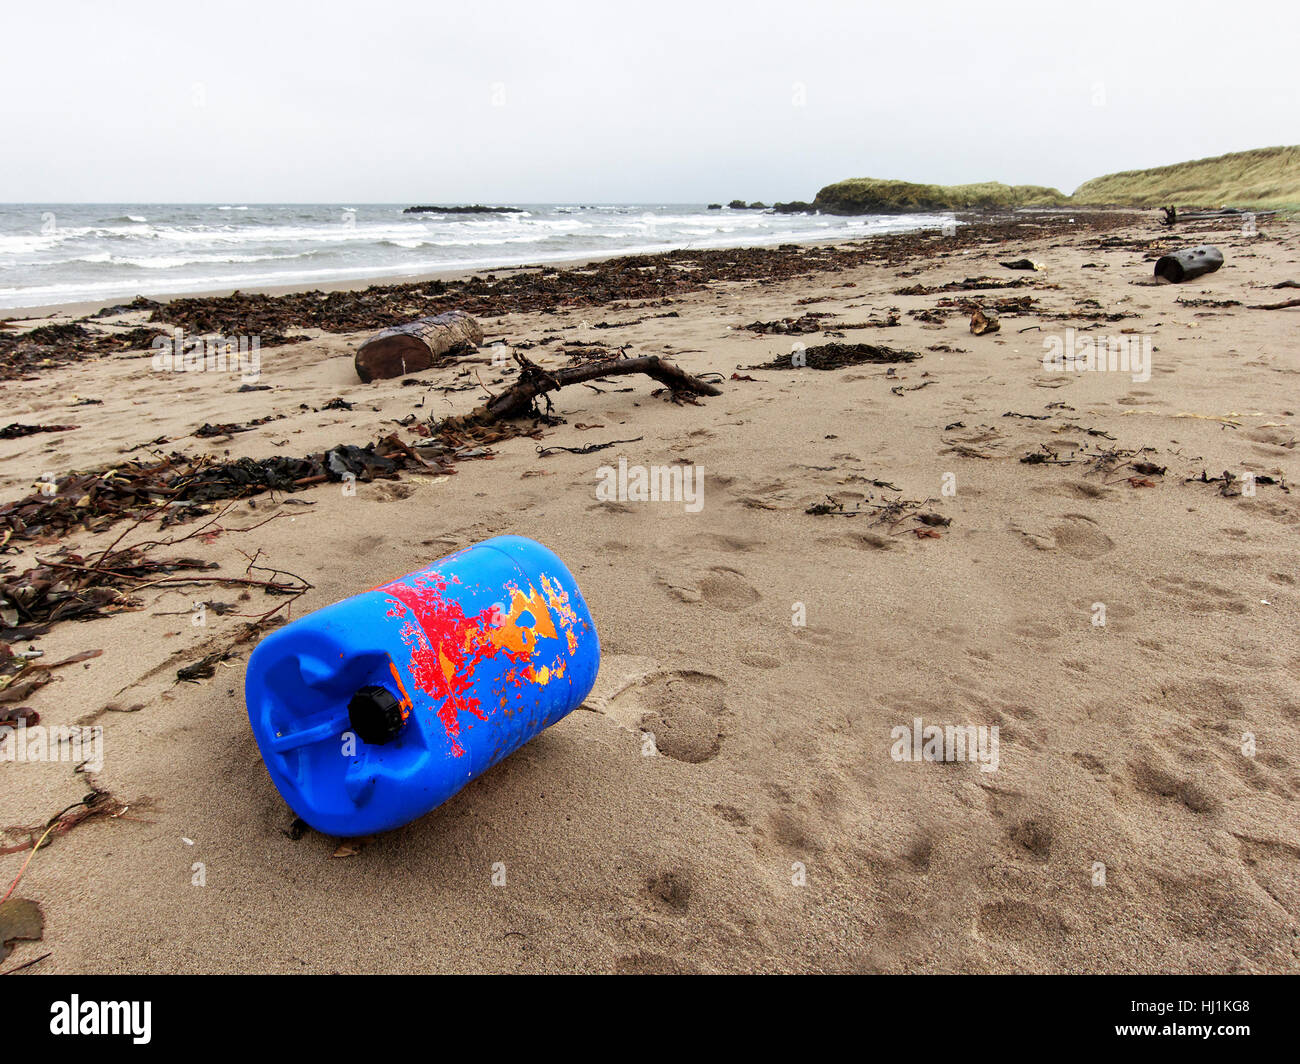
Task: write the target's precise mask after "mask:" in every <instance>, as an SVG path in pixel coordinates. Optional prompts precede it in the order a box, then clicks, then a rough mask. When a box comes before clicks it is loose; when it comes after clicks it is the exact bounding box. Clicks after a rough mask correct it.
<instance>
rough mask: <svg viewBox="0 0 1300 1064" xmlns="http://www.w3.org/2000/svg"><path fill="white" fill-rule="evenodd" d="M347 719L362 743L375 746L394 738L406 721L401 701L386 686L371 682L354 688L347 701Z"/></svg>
mask: <svg viewBox="0 0 1300 1064" xmlns="http://www.w3.org/2000/svg"><path fill="white" fill-rule="evenodd" d="M348 720H349V721H351V722H352V730H353V731H354V732H356V733H357V737H358V738H359V739H360V740H361V741H362V742H363V743H371V744H372V745H375V746H379V745H382V744H383V743H386V742H389V741H391V740H392V739H395V738H396V737H397V733H398V732H400V731H401V730H402V725H403V724H405V723H406V721H405V719H404V718H403V717H402V706H401V703H399V702H398V701H397V699H396V698H394V697H393V695H392V692H390V691H389V690H388V689H387V688H386V687H379V686H376V685H374V684H370V685H367V686H365V687H362V688H360V689H358V691H357V693H356V694H354V695H353V696H352V701H351V702H349V703H348Z"/></svg>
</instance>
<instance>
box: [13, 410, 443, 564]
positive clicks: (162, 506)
mask: <svg viewBox="0 0 1300 1064" xmlns="http://www.w3.org/2000/svg"><path fill="white" fill-rule="evenodd" d="M440 450H441V453H440V454H439V455H438V456H436V457H434V458H433V459H432V460H430V458H429V456H428V455H421V454H419V453H417V451H416V450H415V449H414V448H412V447H410V446H409V445H408V444H405V443H403V442H402V441H401V440H399V439H398V438H397V436H396V435H389V436H386V437H384V438H382V439H380V440H378V441H377V442H374V443H369V444H367V445H366V446H364V447H357V446H355V445H350V444H340V445H339V446H337V447H334V448H332V449H331V450H329V451H325V452H322V453H318V454H310V455H307V456H306V457H305V458H288V457H279V456H277V457H272V458H260V459H253V458H240V459H236V460H234V461H228V462H220V461H217V460H216V459H215V458H213V457H211V456H200V457H188V456H186V455H183V454H179V453H173V454H171V455H170V456H167V457H163V458H155V459H153V460H151V461H150V460H145V461H130V462H123V463H121V464H119V465H116V466H113V467H111V468H108V469H99V470H91V471H77V472H72V473H68V474H67V475H66V476H63V477H59V478H57V479H55V480H52V481H48V482H46V483H44V484H42V486H41V488H40V490H38V491H35V492H33V493H32V494H30V495H28V496H26V497H24V498H22V499H19V500H17V501H16V502H12V503H8V504H5V505H0V543H3V542H5V540H6V538H12V539H23V540H38V539H44V538H47V537H56V536H61V535H66V534H67V533H69V532H73V531H79V530H84V531H87V532H98V531H102V530H103V529H105V528H107V527H108V526H109V525H112V524H114V523H115V522H117V521H120V520H122V519H123V518H127V517H131V518H139V517H141V516H142V515H144V514H146V513H152V514H156V515H160V516H162V519H163V521H162V523H163V525H164V527H165V526H167V525H171V524H175V523H176V522H178V521H183V520H187V519H190V518H193V517H197V516H200V515H203V514H207V513H210V510H209V509H206V508H205V504H207V503H211V502H215V501H222V500H228V499H239V498H245V497H247V496H250V495H258V494H261V493H262V492H266V491H283V492H294V491H299V490H301V489H303V488H305V487H308V486H310V485H312V484H320V483H324V482H325V481H331V480H332V481H342V480H343V479H344V478H345V477H347V476H352V477H355V478H356V479H357V481H360V482H362V483H369V482H370V481H372V480H375V479H377V478H386V479H395V478H396V476H397V473H398V471H399V470H403V469H407V468H415V469H416V470H417V471H428V472H437V473H447V472H451V471H452V470H451V469H450V466H448V465H446V464H445V462H444V459H445V458H452V457H460V456H459V455H457V454H456V452H455V450H454V449H450V448H442V449H440Z"/></svg>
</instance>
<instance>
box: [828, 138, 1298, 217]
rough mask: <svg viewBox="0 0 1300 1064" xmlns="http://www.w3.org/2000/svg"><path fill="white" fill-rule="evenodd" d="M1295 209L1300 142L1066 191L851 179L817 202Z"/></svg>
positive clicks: (845, 207)
mask: <svg viewBox="0 0 1300 1064" xmlns="http://www.w3.org/2000/svg"><path fill="white" fill-rule="evenodd" d="M1168 204H1175V205H1177V206H1179V207H1246V208H1257V209H1258V208H1267V207H1289V208H1293V209H1300V147H1280V148H1256V149H1255V150H1253V151H1239V152H1233V153H1232V154H1230V155H1219V156H1216V157H1215V158H1213V159H1198V160H1196V161H1195V162H1188V163H1175V164H1174V165H1172V166H1157V167H1155V168H1154V169H1151V170H1126V171H1124V172H1123V173H1119V174H1108V175H1106V176H1105V177H1096V178H1093V179H1092V180H1091V181H1085V182H1084V183H1083V184H1082V185H1080V186H1079V187H1078V188H1077V189H1075V191H1074V195H1072V196H1066V195H1064V194H1062V193H1061V192H1058V191H1057V190H1056V189H1054V188H1044V187H1042V186H1041V185H1003V184H1000V183H999V182H997V181H985V182H982V183H980V184H975V185H923V184H915V183H913V182H911V181H882V180H878V179H876V178H870V177H858V178H851V179H850V180H848V181H838V182H836V183H835V184H833V185H827V186H826V187H825V188H823V189H822V190H821V191H820V192H818V193H817V198H816V200H814V202H813V206H815V207H816V208H818V209H819V210H822V211H825V212H827V213H829V214H892V213H901V212H904V211H936V210H937V211H945V210H946V211H961V210H981V209H992V208H999V207H1068V206H1073V205H1077V206H1081V207H1082V206H1120V207H1163V206H1166V205H1168Z"/></svg>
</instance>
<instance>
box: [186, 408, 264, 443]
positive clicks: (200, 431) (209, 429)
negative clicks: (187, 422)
mask: <svg viewBox="0 0 1300 1064" xmlns="http://www.w3.org/2000/svg"><path fill="white" fill-rule="evenodd" d="M283 419H284V415H283V414H268V415H267V416H266V417H259V418H255V419H254V420H252V421H250V422H248V423H247V424H244V425H240V424H238V423H237V422H229V423H227V424H222V425H209V424H207V423H206V422H205V423H204V424H202V425H200V426H199V427H198V428H197V429H195V430H194V435H195V436H197V437H198V438H199V439H206V438H208V437H210V436H233V435H235V433H237V432H252V431H253V429H255V428H257V427H258V426H259V425H265V424H267V423H268V422H270V421H281V420H283Z"/></svg>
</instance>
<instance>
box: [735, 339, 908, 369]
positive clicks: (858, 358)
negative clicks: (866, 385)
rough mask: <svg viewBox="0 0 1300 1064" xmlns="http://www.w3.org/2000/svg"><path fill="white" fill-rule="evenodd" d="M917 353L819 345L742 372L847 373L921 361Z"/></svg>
mask: <svg viewBox="0 0 1300 1064" xmlns="http://www.w3.org/2000/svg"><path fill="white" fill-rule="evenodd" d="M920 357H921V356H920V354H919V353H918V352H916V351H903V350H899V349H897V348H893V347H882V346H878V345H876V344H818V345H816V346H814V347H805V348H803V349H801V350H796V351H794V352H792V353H791V354H788V355H778V356H777V357H776V358H774V359H772V361H771V362H761V363H759V364H758V365H756V366H741V367H740V368H741V369H801V368H804V367H807V368H808V369H820V370H830V369H843V368H844V367H846V366H862V365H890V364H894V363H900V362H915V361H916V360H917V359H918V358H920Z"/></svg>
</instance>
